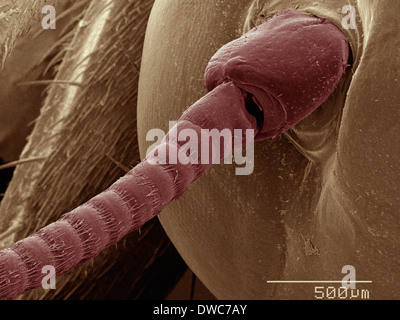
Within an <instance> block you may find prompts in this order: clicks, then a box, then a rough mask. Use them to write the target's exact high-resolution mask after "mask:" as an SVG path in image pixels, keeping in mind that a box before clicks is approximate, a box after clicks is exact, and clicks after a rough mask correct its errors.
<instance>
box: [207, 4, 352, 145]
mask: <svg viewBox="0 0 400 320" xmlns="http://www.w3.org/2000/svg"><path fill="white" fill-rule="evenodd" d="M348 58H349V44H348V41H347V39H346V36H345V35H344V34H343V33H342V31H340V30H339V29H338V28H337V27H336V26H335V25H334V24H333V23H331V22H329V21H328V20H327V19H321V18H317V17H312V16H310V15H307V14H304V13H301V12H298V11H294V10H283V11H281V12H279V13H278V14H276V15H275V16H273V17H272V18H271V19H270V20H268V21H267V22H266V23H263V24H261V25H259V26H258V27H256V28H254V29H252V30H250V31H249V32H248V33H246V34H245V35H244V36H242V37H241V38H240V39H237V40H235V41H233V42H231V43H229V44H227V45H225V46H224V47H223V48H222V49H221V50H219V51H218V52H217V54H216V55H215V56H214V57H213V58H212V59H211V61H210V63H209V65H208V67H207V70H206V76H205V80H206V87H207V89H208V90H212V89H213V88H215V87H216V86H218V85H219V84H221V83H222V82H224V81H227V80H230V81H233V82H234V83H235V84H236V85H238V86H239V87H240V88H242V89H243V90H245V91H247V92H249V93H251V94H252V95H253V96H254V100H255V102H256V103H257V104H258V106H259V107H260V109H262V110H263V111H264V126H263V129H262V132H261V136H263V137H267V136H268V137H274V136H276V135H278V134H280V133H282V132H283V131H287V130H288V129H290V128H292V127H293V126H294V125H296V124H298V123H299V122H300V121H301V120H303V119H304V118H305V117H306V116H308V115H309V114H310V113H311V112H312V111H314V110H315V109H316V108H317V107H319V106H320V105H321V104H322V103H323V102H324V101H325V100H326V99H327V98H328V96H329V95H330V94H331V93H332V91H333V89H335V88H336V86H337V85H338V83H339V80H340V79H341V77H342V75H343V74H344V72H345V69H346V67H347V66H348Z"/></svg>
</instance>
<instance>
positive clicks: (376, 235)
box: [138, 0, 400, 299]
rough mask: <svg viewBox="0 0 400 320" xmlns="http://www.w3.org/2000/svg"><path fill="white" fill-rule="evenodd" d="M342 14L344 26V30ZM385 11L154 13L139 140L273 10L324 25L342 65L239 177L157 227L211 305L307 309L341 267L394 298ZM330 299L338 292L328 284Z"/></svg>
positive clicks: (395, 223)
mask: <svg viewBox="0 0 400 320" xmlns="http://www.w3.org/2000/svg"><path fill="white" fill-rule="evenodd" d="M346 4H350V5H353V6H354V7H355V8H356V12H357V28H356V29H355V30H344V29H343V27H342V26H341V21H342V19H343V18H344V16H345V15H344V14H342V12H341V10H342V7H343V6H344V5H346ZM399 6H400V4H398V3H397V2H395V1H379V2H372V1H358V2H356V1H347V2H344V1H319V2H318V3H316V2H315V1H290V2H289V1H256V2H254V1H229V2H226V1H217V0H206V1H201V2H196V3H193V2H192V1H182V0H179V1H178V0H170V1H161V0H159V1H156V2H155V5H154V7H153V11H152V15H151V17H150V21H149V26H148V31H147V35H146V40H145V48H144V53H143V60H142V61H143V62H142V68H141V78H140V85H139V100H138V134H139V144H140V149H141V153H142V157H144V153H145V152H146V150H147V148H148V146H149V145H150V144H151V143H152V142H146V133H147V132H148V130H150V129H153V128H162V129H163V130H165V131H166V130H167V128H168V121H170V120H171V121H172V120H177V119H178V118H179V116H180V114H181V113H182V112H183V111H184V110H185V109H186V108H187V107H189V106H190V105H191V104H192V103H194V102H195V101H196V100H197V99H198V98H200V97H201V96H203V95H204V94H205V90H204V85H203V74H204V70H205V67H206V65H207V62H208V60H209V59H210V57H211V56H212V55H213V53H214V52H215V51H216V50H217V49H219V47H221V46H222V45H223V44H225V43H227V42H228V41H230V40H233V39H234V38H237V37H238V36H239V35H240V34H242V33H243V32H244V31H247V30H248V29H249V28H251V27H253V26H254V25H255V24H257V23H259V22H260V21H261V20H262V19H268V17H270V16H271V15H272V14H274V13H275V12H277V11H279V10H282V9H297V10H300V11H303V12H307V13H310V14H314V15H317V16H319V17H326V18H328V19H329V20H330V21H332V22H333V23H335V24H336V25H337V26H338V27H340V28H341V29H342V30H343V31H344V33H345V34H346V35H347V37H348V39H349V42H350V44H351V48H352V52H353V58H354V64H353V67H352V69H351V70H349V71H348V75H347V76H346V77H345V78H344V79H343V81H342V83H341V84H340V86H339V87H338V89H337V91H336V92H335V93H334V94H333V95H332V96H331V98H330V99H329V100H328V101H327V102H326V103H325V104H324V105H323V106H322V107H321V108H319V109H318V110H317V111H316V112H315V113H313V114H312V115H311V116H310V117H309V118H307V119H306V120H305V121H304V122H303V123H301V124H300V125H299V126H297V127H296V128H295V130H293V131H292V132H291V133H289V134H287V135H285V136H283V137H282V138H281V139H280V140H278V141H277V142H276V143H275V144H274V145H272V146H271V147H269V148H268V149H264V146H265V144H263V143H259V144H257V145H256V157H255V171H254V174H253V175H250V176H244V177H238V176H235V174H234V173H235V170H234V167H233V166H229V165H220V166H216V167H214V168H213V169H211V171H210V172H209V173H208V174H207V175H206V176H204V177H202V178H201V179H200V180H199V181H197V182H196V183H195V184H194V185H193V186H192V187H191V188H190V189H189V190H188V192H187V193H186V194H185V195H184V197H183V198H182V199H180V200H179V201H178V202H176V203H173V204H172V205H170V206H168V207H167V208H166V209H165V210H164V212H163V214H162V215H161V222H162V224H163V226H164V228H165V230H166V231H167V234H168V235H169V237H170V238H171V239H172V241H173V243H174V244H175V246H176V248H177V249H178V251H179V252H180V254H181V255H182V256H183V258H184V259H185V261H186V262H187V263H188V265H189V266H190V268H192V270H193V271H194V272H195V273H196V274H197V275H198V276H199V278H200V279H201V280H202V281H203V282H204V284H205V285H206V286H207V287H208V288H209V289H210V290H211V292H212V293H213V294H214V295H216V297H217V298H221V299H226V298H228V299H230V298H233V299H236V298H240V299H242V298H244V299H246V298H251V299H270V298H273V299H280V298H295V299H303V298H304V299H313V298H314V297H315V293H314V287H315V286H316V285H315V284H270V283H268V281H270V280H310V281H316V280H324V281H328V280H341V279H342V278H343V276H344V275H343V274H342V273H341V271H342V267H343V266H345V265H353V266H354V267H355V268H356V270H357V280H371V281H372V284H359V285H358V288H359V289H368V290H369V291H370V295H371V297H372V298H377V299H381V298H393V297H397V298H398V297H399V292H400V290H399V289H400V288H399V285H398V282H399V281H398V280H399V274H400V270H399V263H398V262H399V258H398V254H397V253H398V248H399V244H400V238H399V236H398V234H399V231H400V224H399V217H398V215H399V214H398V212H399V208H400V201H399V196H398V195H399V187H398V181H399V175H400V167H399V162H398V160H397V159H398V155H399V154H400V149H399V147H398V143H397V134H398V132H399V130H400V125H399V121H398V115H399V111H398V105H397V104H398V101H400V99H399V98H400V97H399V95H400V87H399V81H400V80H399V79H400V74H399V71H398V68H399V66H400V58H399V56H398V54H397V53H396V52H398V48H399V42H400V39H399V36H398V31H399V30H398V29H399V18H398V17H397V16H396V12H399V9H400V8H399ZM335 286H336V287H339V286H340V284H336V285H335Z"/></svg>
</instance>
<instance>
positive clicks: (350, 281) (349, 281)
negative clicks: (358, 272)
mask: <svg viewBox="0 0 400 320" xmlns="http://www.w3.org/2000/svg"><path fill="white" fill-rule="evenodd" d="M344 282H345V283H372V281H369V280H368V281H352V280H348V281H344ZM267 283H275V284H276V283H343V281H336V280H334V281H267Z"/></svg>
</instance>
